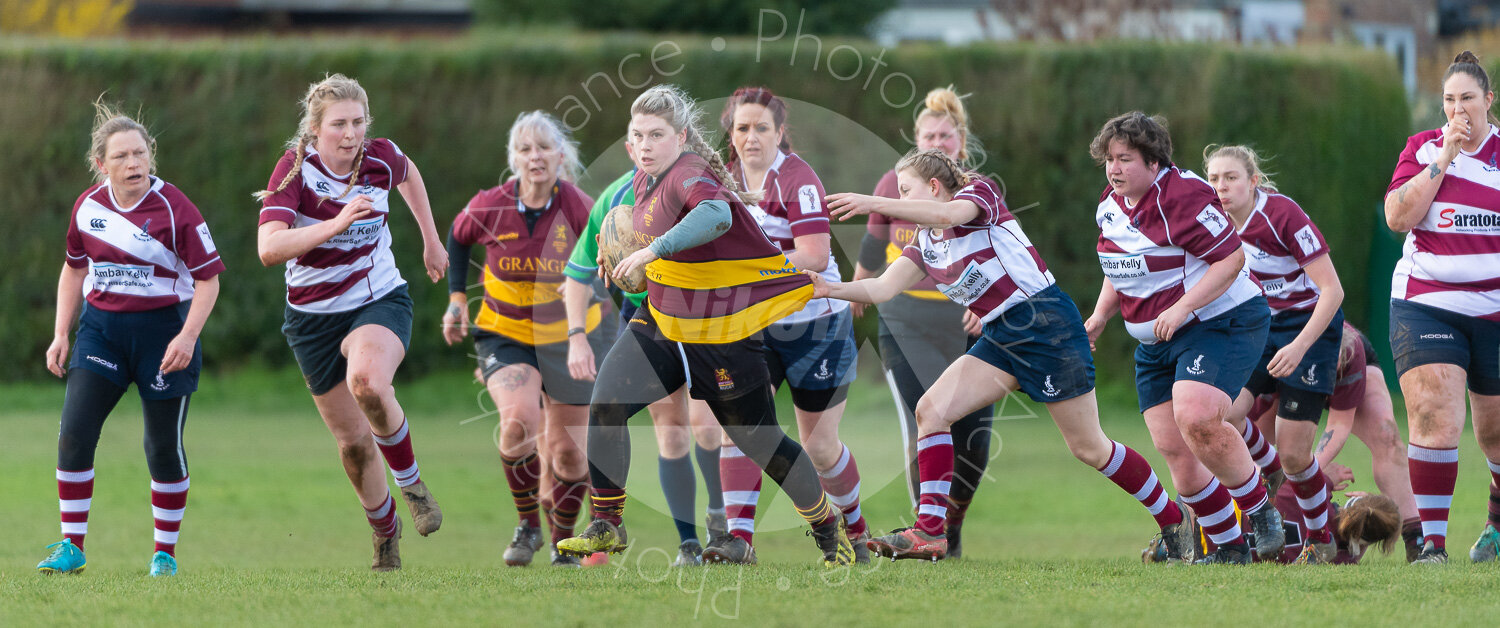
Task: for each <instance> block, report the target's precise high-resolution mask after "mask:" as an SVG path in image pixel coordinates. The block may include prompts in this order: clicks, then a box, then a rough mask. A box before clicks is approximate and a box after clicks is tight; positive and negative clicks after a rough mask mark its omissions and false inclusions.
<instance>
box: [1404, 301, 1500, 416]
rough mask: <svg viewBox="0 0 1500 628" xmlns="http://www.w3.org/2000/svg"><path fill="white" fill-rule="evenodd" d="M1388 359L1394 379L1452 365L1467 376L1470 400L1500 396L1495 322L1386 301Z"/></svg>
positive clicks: (1499, 340) (1499, 336) (1499, 335)
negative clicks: (1472, 395) (1421, 368)
mask: <svg viewBox="0 0 1500 628" xmlns="http://www.w3.org/2000/svg"><path fill="white" fill-rule="evenodd" d="M1391 354H1392V355H1393V356H1394V357H1395V358H1396V375H1397V376H1398V377H1399V376H1401V375H1404V374H1406V372H1407V371H1410V370H1412V369H1414V368H1416V367H1419V366H1425V365H1428V364H1453V365H1455V366H1458V367H1460V368H1462V369H1464V371H1465V372H1467V373H1468V376H1469V390H1472V391H1474V393H1475V394H1480V395H1500V322H1496V321H1489V320H1485V319H1482V318H1476V317H1473V316H1466V315H1463V314H1459V313H1458V312H1452V311H1449V310H1445V309H1442V308H1437V307H1432V306H1430V305H1422V304H1420V303H1412V302H1411V301H1404V300H1401V299H1391Z"/></svg>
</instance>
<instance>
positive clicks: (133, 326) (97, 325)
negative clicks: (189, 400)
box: [68, 301, 203, 400]
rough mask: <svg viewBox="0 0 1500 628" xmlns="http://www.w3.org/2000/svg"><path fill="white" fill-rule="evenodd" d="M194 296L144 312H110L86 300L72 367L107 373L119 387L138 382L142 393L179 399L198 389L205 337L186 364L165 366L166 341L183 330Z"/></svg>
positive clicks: (71, 362) (144, 396)
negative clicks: (164, 368) (167, 368)
mask: <svg viewBox="0 0 1500 628" xmlns="http://www.w3.org/2000/svg"><path fill="white" fill-rule="evenodd" d="M191 303H192V302H191V301H184V302H182V303H178V304H177V305H169V306H167V307H162V308H157V309H154V310H146V311H144V312H109V311H106V310H101V309H99V308H96V307H91V306H89V305H87V304H85V305H84V306H83V315H82V316H80V317H79V322H78V337H77V339H76V340H74V342H73V358H72V360H71V361H70V362H69V363H68V368H70V369H85V370H89V371H93V372H95V373H98V374H100V375H103V376H104V377H105V378H106V379H108V380H109V381H111V382H114V383H115V385H117V386H119V387H120V388H130V384H131V383H132V382H134V383H135V385H136V386H138V387H139V391H140V394H141V399H146V400H159V399H176V398H178V397H181V396H184V395H189V394H192V393H194V392H196V391H197V390H198V372H199V370H200V369H202V367H203V343H202V342H199V343H198V344H197V345H196V346H194V347H193V359H192V361H191V362H189V363H188V365H187V368H184V369H182V370H180V371H176V372H173V373H162V372H161V359H162V356H164V355H166V353H167V345H168V344H170V343H171V342H172V339H173V338H176V337H177V334H179V333H181V332H182V323H183V321H185V320H187V313H188V309H189V308H190V307H191V305H190V304H191Z"/></svg>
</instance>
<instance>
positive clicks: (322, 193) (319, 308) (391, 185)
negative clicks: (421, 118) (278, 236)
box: [260, 139, 407, 314]
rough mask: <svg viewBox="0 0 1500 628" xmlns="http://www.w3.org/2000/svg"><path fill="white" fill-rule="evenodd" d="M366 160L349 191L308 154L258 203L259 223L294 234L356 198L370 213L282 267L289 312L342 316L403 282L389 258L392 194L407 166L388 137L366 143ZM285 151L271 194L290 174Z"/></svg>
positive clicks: (343, 180)
mask: <svg viewBox="0 0 1500 628" xmlns="http://www.w3.org/2000/svg"><path fill="white" fill-rule="evenodd" d="M364 150H365V154H364V159H363V160H362V161H361V162H360V166H359V172H358V173H355V174H354V175H353V176H355V177H356V179H355V181H354V185H353V186H352V187H351V186H350V185H349V183H350V181H349V177H350V176H351V175H349V174H345V175H342V176H339V175H336V174H334V173H333V172H331V171H330V170H329V169H328V168H327V167H326V166H325V165H324V164H323V159H322V157H321V156H320V155H318V151H317V150H315V149H313V148H312V147H310V146H309V147H308V148H307V158H306V159H305V160H303V162H302V169H301V170H300V171H299V172H298V174H297V175H296V176H294V177H292V180H291V181H290V182H289V183H288V184H287V186H286V188H285V189H283V190H282V191H280V192H277V193H276V194H273V195H271V196H268V197H266V199H265V200H264V201H262V206H261V210H260V224H265V223H268V222H273V221H279V222H284V223H287V224H288V225H291V226H292V228H300V227H306V226H309V225H315V224H318V223H321V222H323V221H325V220H332V219H333V218H334V217H336V216H338V215H339V211H341V210H342V209H343V208H344V205H345V204H347V203H348V202H350V201H352V200H354V197H356V196H359V195H361V194H363V195H365V196H368V197H370V199H371V203H372V205H373V206H374V210H373V211H371V212H370V213H369V214H368V215H367V216H365V217H364V218H361V219H359V220H357V221H355V222H354V224H352V225H349V228H348V229H345V230H344V232H343V233H340V234H338V235H336V236H334V237H332V238H330V239H329V240H328V241H327V242H324V243H322V244H319V245H318V246H316V247H314V248H313V249H312V250H311V251H308V252H306V253H303V254H302V255H301V256H298V257H297V258H295V259H292V260H290V261H288V262H287V263H286V301H287V304H288V305H290V306H291V307H292V308H293V309H296V310H299V311H303V312H311V313H315V314H327V313H332V312H346V311H349V310H352V309H354V308H357V307H360V306H362V305H365V304H366V303H370V302H371V301H374V300H376V299H379V298H380V297H383V296H385V295H386V293H388V292H390V291H391V290H394V289H395V288H397V287H399V286H401V285H403V284H405V283H406V281H405V280H404V279H402V278H401V272H400V271H398V270H396V260H395V258H394V257H392V256H391V231H390V228H389V227H388V225H387V218H388V216H389V215H390V197H391V191H392V190H395V189H396V186H397V185H400V184H401V183H402V182H403V181H405V180H406V173H407V161H406V155H404V154H402V153H401V149H399V148H396V145H395V144H394V143H392V142H391V141H390V140H387V139H371V140H366V141H365V149H364ZM295 160H296V154H295V153H293V152H292V151H290V150H288V151H287V152H286V154H284V155H282V157H281V161H280V162H277V164H276V170H275V171H274V172H272V174H271V181H270V184H269V187H268V188H267V189H272V190H274V189H276V186H277V185H279V184H280V183H281V180H282V179H283V178H284V177H286V173H287V172H289V171H290V170H291V168H292V164H293V163H294V162H295Z"/></svg>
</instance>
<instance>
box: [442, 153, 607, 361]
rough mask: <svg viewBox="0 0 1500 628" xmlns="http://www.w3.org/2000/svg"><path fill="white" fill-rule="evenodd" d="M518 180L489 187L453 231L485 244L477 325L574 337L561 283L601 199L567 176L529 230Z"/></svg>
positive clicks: (596, 310)
mask: <svg viewBox="0 0 1500 628" xmlns="http://www.w3.org/2000/svg"><path fill="white" fill-rule="evenodd" d="M517 185H518V184H517V182H516V180H514V179H512V180H510V181H507V182H505V184H504V185H501V186H500V187H496V188H490V189H488V190H484V191H482V192H480V193H479V194H476V195H475V196H474V198H473V199H472V200H470V201H469V204H468V206H467V207H464V210H463V211H462V212H459V214H458V217H457V218H455V219H454V220H453V237H454V239H455V240H458V241H459V242H461V243H464V244H468V245H475V244H483V245H484V305H483V307H481V308H480V309H479V317H478V318H476V319H475V320H474V325H475V326H477V327H479V328H480V329H484V330H486V331H490V332H494V333H497V334H500V335H502V336H506V337H508V338H512V339H515V340H518V341H520V342H524V343H527V344H533V345H541V344H550V343H554V342H562V341H564V340H567V339H568V320H567V312H566V310H565V309H564V308H563V301H562V295H561V294H559V293H558V291H557V290H558V287H559V286H561V285H562V282H563V269H564V268H565V267H567V265H568V256H569V255H570V254H571V253H572V252H573V244H574V243H576V242H577V241H578V234H579V233H581V232H582V231H583V229H584V227H585V226H587V224H588V220H589V208H590V207H591V206H592V205H593V204H594V201H593V199H590V198H589V197H588V195H587V194H584V193H583V191H582V190H580V189H578V187H577V186H575V185H573V184H572V183H568V182H567V181H558V182H557V184H556V185H555V186H553V189H552V199H551V200H550V201H548V203H547V207H546V209H544V210H543V211H542V215H541V217H540V218H538V219H537V221H536V227H535V228H534V229H527V227H526V218H525V216H523V215H522V213H521V211H522V205H521V203H520V201H519V200H518V199H517V198H516V195H517V192H516V188H517ZM600 316H601V308H600V304H599V303H595V304H593V305H591V306H590V307H589V310H588V319H587V324H586V329H588V330H589V331H593V329H594V327H597V326H598V325H599V319H600Z"/></svg>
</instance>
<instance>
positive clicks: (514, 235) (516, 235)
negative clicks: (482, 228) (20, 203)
mask: <svg viewBox="0 0 1500 628" xmlns="http://www.w3.org/2000/svg"><path fill="white" fill-rule="evenodd" d="M519 237H521V234H520V233H517V232H515V231H512V232H510V233H502V234H500V235H497V236H495V240H497V241H500V242H507V241H510V240H514V239H516V238H519Z"/></svg>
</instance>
